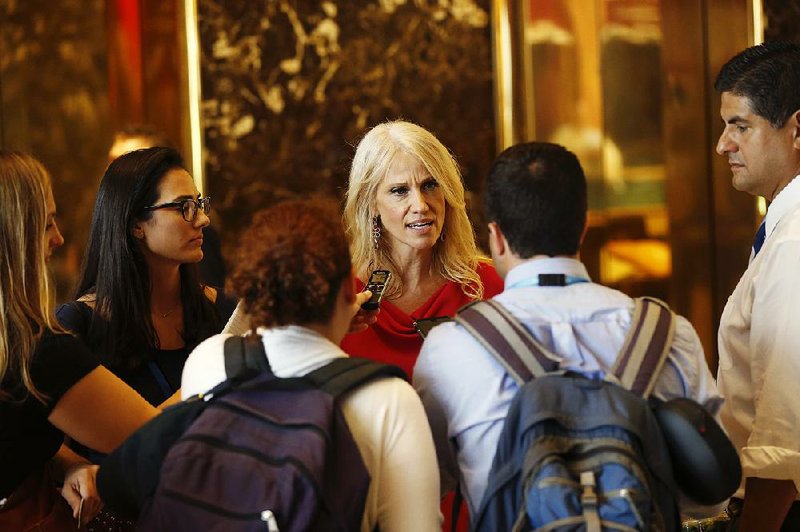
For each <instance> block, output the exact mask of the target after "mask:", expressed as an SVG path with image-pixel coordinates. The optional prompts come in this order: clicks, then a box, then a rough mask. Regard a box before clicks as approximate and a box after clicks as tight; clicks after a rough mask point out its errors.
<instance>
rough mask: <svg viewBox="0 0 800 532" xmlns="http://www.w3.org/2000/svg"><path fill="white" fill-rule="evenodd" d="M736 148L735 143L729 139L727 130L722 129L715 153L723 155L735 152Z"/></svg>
mask: <svg viewBox="0 0 800 532" xmlns="http://www.w3.org/2000/svg"><path fill="white" fill-rule="evenodd" d="M736 149H737V148H736V144H735V143H734V142H732V141H731V139H730V137H729V136H728V132H727V131H723V132H722V133H721V134H720V136H719V140H718V141H717V153H718V154H720V155H725V154H726V153H732V152H735V151H736Z"/></svg>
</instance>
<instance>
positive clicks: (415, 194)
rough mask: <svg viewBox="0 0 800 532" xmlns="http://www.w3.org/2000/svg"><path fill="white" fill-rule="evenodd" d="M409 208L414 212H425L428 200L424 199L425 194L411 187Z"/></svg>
mask: <svg viewBox="0 0 800 532" xmlns="http://www.w3.org/2000/svg"><path fill="white" fill-rule="evenodd" d="M411 209H412V210H413V211H414V212H427V210H428V202H427V201H426V200H425V195H424V194H423V193H422V191H421V190H420V189H418V188H415V189H413V191H412V192H411Z"/></svg>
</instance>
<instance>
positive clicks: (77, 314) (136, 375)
mask: <svg viewBox="0 0 800 532" xmlns="http://www.w3.org/2000/svg"><path fill="white" fill-rule="evenodd" d="M214 307H215V309H216V310H217V313H218V314H219V316H220V322H219V330H215V331H212V333H213V334H216V333H219V332H220V331H222V327H224V326H225V323H226V322H227V321H228V318H229V317H230V315H231V314H232V313H233V309H234V308H235V307H236V299H235V298H231V297H229V296H226V295H225V293H224V292H223V291H222V290H217V299H216V301H215V302H214ZM93 314H94V310H93V309H92V308H91V307H90V306H89V305H87V304H86V303H83V302H80V301H71V302H69V303H65V304H63V305H61V306H59V307H58V308H57V309H56V317H57V318H58V320H59V321H60V322H61V324H62V325H63V326H64V327H65V328H67V329H69V330H70V331H72V332H73V333H75V334H76V335H77V336H78V338H80V339H81V340H83V341H84V342H86V337H87V333H88V331H89V324H90V323H91V321H92V315H93ZM101 323H104V324H106V325H107V322H104V321H101ZM202 340H204V338H201V339H200V340H199V341H202ZM199 341H198V343H199ZM86 344H87V347H88V348H89V349H90V350H91V351H92V352H93V353H94V354H95V355H96V356H97V358H98V359H100V360H102V356H103V354H104V353H99V352H98V350H99V347H98V346H95V345H90V344H89V343H88V342H86ZM196 346H197V344H196V343H193V344H188V345H186V346H185V347H183V348H181V349H151V350H149V353H148V355H150V356H149V357H148V358H149V359H150V360H152V363H151V364H144V365H142V366H140V367H138V368H136V369H133V370H127V371H126V370H122V369H119V368H109V370H111V371H112V372H114V374H115V375H116V376H117V377H119V378H120V379H122V380H123V381H125V382H126V383H127V384H128V386H130V387H131V388H133V389H134V390H136V391H137V392H139V394H140V395H141V396H142V397H144V398H145V400H147V401H148V402H149V403H150V404H151V405H153V406H158V405H159V404H161V403H162V402H164V400H166V399H168V398H169V397H170V396H171V395H172V394H173V393H175V391H176V390H178V388H180V386H181V374H182V373H183V365H184V364H185V363H186V358H187V357H188V356H189V353H191V352H192V350H193V349H194V348H195V347H196Z"/></svg>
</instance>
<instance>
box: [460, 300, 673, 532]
mask: <svg viewBox="0 0 800 532" xmlns="http://www.w3.org/2000/svg"><path fill="white" fill-rule="evenodd" d="M456 321H457V322H458V323H460V324H461V325H462V326H463V327H465V328H466V329H467V330H468V331H469V332H470V333H471V334H472V335H474V336H475V337H476V338H477V339H478V340H479V341H480V342H481V344H482V345H483V346H484V347H485V348H486V349H487V350H488V351H489V352H490V353H491V354H492V355H494V357H495V358H496V359H497V360H498V361H499V362H500V364H502V365H503V366H504V367H505V369H506V371H508V373H509V374H510V375H511V376H512V377H513V378H514V379H515V380H516V381H517V382H518V383H519V384H520V389H519V392H518V393H517V395H516V396H515V398H514V399H513V401H512V403H511V406H510V408H509V411H508V415H507V417H506V421H505V425H504V427H503V431H502V434H501V436H500V439H499V442H498V446H497V450H496V453H495V457H494V461H493V463H492V467H491V471H490V473H489V478H488V484H487V489H486V492H485V494H484V497H483V500H482V501H481V503H480V506H479V507H478V510H477V512H476V514H475V515H474V516H473V529H474V530H485V531H496V530H513V531H517V530H519V531H523V530H559V531H561V530H564V531H566V530H587V531H590V532H592V531H598V532H599V531H601V530H625V531H629V530H650V531H653V530H654V531H666V530H678V529H679V526H680V515H679V512H678V505H677V493H678V489H677V487H676V485H675V481H674V478H673V470H672V464H671V461H670V454H669V450H668V447H667V443H666V442H665V438H664V436H663V434H662V431H661V428H660V427H659V423H658V421H657V419H656V417H655V415H654V412H653V410H652V408H651V405H650V404H649V403H648V398H649V396H650V393H651V391H652V389H653V385H654V383H655V381H656V377H657V376H658V374H659V373H660V371H661V368H662V366H663V364H664V362H665V361H666V358H667V355H668V353H669V348H670V345H671V343H672V336H673V333H674V327H675V325H674V315H673V313H672V312H671V311H670V310H669V308H668V307H667V306H666V305H665V304H664V303H662V302H660V301H658V300H655V299H649V298H640V299H637V300H636V307H635V311H634V315H633V321H632V327H631V330H630V331H629V333H628V336H627V338H626V341H625V343H624V345H623V347H622V350H621V351H620V354H619V356H618V357H617V360H616V363H615V364H614V367H613V368H612V370H611V372H610V373H611V374H610V375H607V376H605V377H604V378H603V379H592V378H587V377H585V376H582V375H579V374H576V373H570V372H563V371H559V362H558V357H557V356H556V355H554V354H553V353H551V352H550V351H548V350H547V349H546V348H545V347H544V346H543V345H542V344H540V343H539V342H538V341H537V340H536V339H535V338H534V337H533V336H532V335H531V333H530V332H529V331H528V330H527V329H526V328H525V327H524V326H523V325H522V324H521V323H519V321H518V320H517V319H516V318H514V317H513V316H512V315H511V314H510V313H509V312H508V311H506V310H505V309H504V308H503V307H502V305H500V304H499V303H497V302H495V301H480V302H475V303H472V304H470V305H467V306H466V307H464V308H462V309H461V310H459V312H458V314H457V316H456Z"/></svg>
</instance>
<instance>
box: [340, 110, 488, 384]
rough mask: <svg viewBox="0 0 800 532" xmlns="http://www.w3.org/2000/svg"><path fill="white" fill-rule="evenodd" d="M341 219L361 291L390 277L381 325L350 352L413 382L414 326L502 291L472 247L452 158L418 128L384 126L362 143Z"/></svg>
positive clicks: (350, 339)
mask: <svg viewBox="0 0 800 532" xmlns="http://www.w3.org/2000/svg"><path fill="white" fill-rule="evenodd" d="M344 221H345V227H346V229H347V233H348V236H349V237H350V242H351V251H352V254H353V267H354V269H355V272H356V275H357V276H358V278H359V280H360V282H359V286H358V288H359V290H360V289H362V288H363V287H364V285H365V283H366V282H367V280H368V279H369V275H370V273H371V272H372V271H373V270H376V269H383V270H389V272H391V279H390V281H389V284H388V285H387V289H386V291H385V293H384V297H383V301H382V303H381V308H380V312H379V313H378V315H377V321H376V322H375V323H374V324H372V325H371V326H370V327H368V328H367V329H366V330H364V331H362V332H359V333H355V334H350V335H348V336H347V337H346V338H345V340H344V342H343V343H342V347H343V349H344V350H345V351H346V352H347V353H349V354H351V355H353V356H358V357H364V358H370V359H373V360H377V361H379V362H384V363H388V364H395V365H397V366H400V367H401V368H403V370H405V372H406V374H407V375H408V376H409V377H411V374H412V370H413V367H414V363H415V362H416V360H417V355H418V354H419V350H420V348H421V347H422V337H421V336H419V334H418V333H417V331H416V329H415V327H414V321H415V320H419V319H426V318H432V317H439V316H453V315H454V314H455V312H456V311H457V310H458V309H459V308H460V307H461V306H463V305H464V304H466V303H469V302H470V301H472V300H475V299H482V298H485V297H492V296H494V295H496V294H498V293H499V292H501V291H502V289H503V281H502V279H500V277H498V275H497V272H496V271H495V269H494V267H493V266H492V265H491V264H490V263H489V259H487V258H486V257H484V256H483V255H481V254H480V253H479V252H478V249H477V247H476V245H475V235H474V232H473V229H472V225H471V224H470V221H469V218H468V217H467V212H466V206H465V202H464V184H463V182H462V179H461V174H460V173H459V171H458V166H457V165H456V162H455V159H454V158H453V156H452V155H451V154H450V152H449V151H448V150H447V148H445V147H444V145H442V143H441V142H439V140H438V139H437V138H436V137H435V136H433V134H431V133H430V132H429V131H427V130H425V129H423V128H422V127H420V126H418V125H416V124H412V123H410V122H405V121H399V120H398V121H393V122H386V123H383V124H380V125H378V126H376V127H374V128H373V129H371V130H370V131H369V132H367V134H366V135H365V136H364V138H363V139H362V140H361V142H360V143H359V144H358V147H357V148H356V154H355V158H354V159H353V165H352V168H351V170H350V181H349V185H348V189H347V197H346V202H345V208H344Z"/></svg>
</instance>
